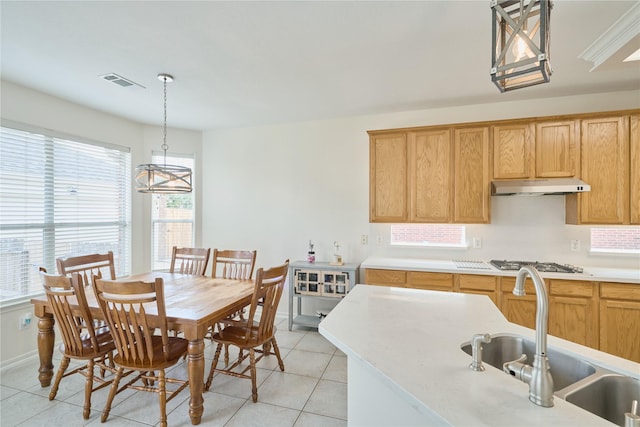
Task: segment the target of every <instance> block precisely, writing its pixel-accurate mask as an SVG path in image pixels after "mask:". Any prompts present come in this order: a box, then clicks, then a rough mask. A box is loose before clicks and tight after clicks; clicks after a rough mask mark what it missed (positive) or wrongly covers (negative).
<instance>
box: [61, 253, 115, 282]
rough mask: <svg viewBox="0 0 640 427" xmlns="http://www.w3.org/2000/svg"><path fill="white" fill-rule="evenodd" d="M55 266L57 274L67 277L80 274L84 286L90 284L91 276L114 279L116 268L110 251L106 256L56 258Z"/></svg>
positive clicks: (91, 255)
mask: <svg viewBox="0 0 640 427" xmlns="http://www.w3.org/2000/svg"><path fill="white" fill-rule="evenodd" d="M56 265H57V267H58V273H59V274H64V275H67V276H68V275H71V274H73V273H80V274H81V275H82V280H83V282H84V284H85V286H89V285H90V284H91V281H92V280H93V276H98V277H106V278H108V279H112V280H113V279H115V278H116V267H115V263H114V262H113V252H111V251H109V252H107V253H106V254H90V255H80V256H74V257H69V258H65V259H63V258H57V259H56ZM103 272H104V273H103ZM105 273H108V274H105Z"/></svg>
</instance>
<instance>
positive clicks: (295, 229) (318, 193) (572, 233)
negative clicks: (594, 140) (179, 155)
mask: <svg viewBox="0 0 640 427" xmlns="http://www.w3.org/2000/svg"><path fill="white" fill-rule="evenodd" d="M638 107H640V91H636V92H616V93H605V94H593V95H585V96H578V97H563V98H554V99H545V100H538V101H526V102H524V101H523V102H505V103H500V104H492V105H471V106H465V107H456V108H443V109H433V110H422V111H410V112H403V113H394V114H380V115H371V116H361V117H352V118H342V119H336V120H324V121H313V122H305V123H291V124H283V125H275V126H262V127H253V128H242V129H223V130H215V131H206V132H204V135H203V161H204V163H205V164H207V165H208V167H207V169H206V170H205V171H204V173H205V175H204V177H203V186H204V188H205V189H206V195H205V200H204V207H203V210H204V212H206V217H205V218H204V220H203V242H204V244H205V245H206V246H211V247H218V248H223V247H224V248H252V249H257V250H258V257H257V266H258V267H260V266H269V265H274V264H276V263H279V262H282V261H283V260H284V259H285V258H290V259H291V260H302V259H305V257H306V252H307V241H308V240H309V239H312V240H313V242H314V243H315V244H316V258H317V260H318V261H329V260H330V257H331V254H332V248H333V242H334V241H335V240H338V241H340V242H341V243H342V244H343V248H344V249H345V251H344V252H343V253H344V258H345V261H347V262H361V261H363V260H364V259H365V258H366V257H367V256H368V255H374V254H375V255H391V256H412V257H424V258H441V259H443V258H444V259H491V258H501V259H504V258H510V259H514V258H520V257H522V258H528V259H540V260H552V261H556V262H563V263H574V264H576V265H584V264H589V265H592V266H596V265H597V266H605V265H606V266H612V267H613V266H620V267H627V268H637V266H638V258H637V257H627V258H611V257H593V256H589V255H588V254H587V252H586V250H587V248H588V240H589V228H588V227H586V226H571V225H565V224H564V197H563V196H544V197H538V198H529V199H526V198H522V197H517V198H516V197H503V198H493V199H492V206H491V208H492V211H491V215H492V222H491V224H490V225H469V226H468V227H467V228H468V236H469V237H470V238H471V237H481V238H482V239H483V247H482V249H468V250H458V251H445V250H428V249H407V248H405V249H397V248H390V247H388V246H387V245H377V244H376V243H375V242H376V239H375V237H376V236H377V235H382V236H384V238H385V240H386V241H387V242H388V233H389V231H388V230H389V225H385V224H369V222H368V208H369V205H368V200H369V195H368V192H369V181H368V179H369V178H368V176H369V172H368V168H369V148H368V147H369V145H368V144H369V140H368V135H367V133H366V131H367V130H374V129H389V128H398V127H409V126H423V125H436V124H445V123H463V122H472V121H484V120H496V119H509V118H519V117H534V116H547V115H555V114H572V113H586V112H597V111H612V110H619V109H630V108H638ZM362 234H367V235H368V236H369V245H367V246H363V245H361V243H360V236H361V235H362ZM571 239H580V240H581V241H582V248H583V249H582V250H581V251H580V252H570V250H569V248H570V246H569V242H570V240H571ZM285 295H286V293H285ZM283 302H284V301H283ZM280 309H281V311H285V310H286V305H285V304H283V303H281V306H280Z"/></svg>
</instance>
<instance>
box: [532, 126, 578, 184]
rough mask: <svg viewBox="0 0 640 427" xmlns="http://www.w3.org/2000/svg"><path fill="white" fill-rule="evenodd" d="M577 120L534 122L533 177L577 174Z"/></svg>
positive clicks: (558, 176)
mask: <svg viewBox="0 0 640 427" xmlns="http://www.w3.org/2000/svg"><path fill="white" fill-rule="evenodd" d="M578 135H579V121H578V120H561V121H550V122H538V123H536V138H535V177H536V178H568V177H573V176H576V175H578V166H579V163H578V160H579V159H580V155H579V150H578Z"/></svg>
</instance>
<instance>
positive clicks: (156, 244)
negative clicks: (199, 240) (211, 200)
mask: <svg viewBox="0 0 640 427" xmlns="http://www.w3.org/2000/svg"><path fill="white" fill-rule="evenodd" d="M152 162H153V163H159V164H163V163H164V155H163V154H155V153H154V155H153V156H152ZM194 163H195V162H194V161H193V157H186V156H178V155H176V154H174V155H167V164H170V165H177V166H185V167H188V168H191V170H192V171H194ZM194 172H195V171H194ZM151 197H152V200H153V208H152V210H151V223H152V226H153V233H152V239H153V242H152V244H151V246H152V248H153V260H152V265H153V267H152V268H153V269H154V270H166V269H169V267H170V266H171V250H172V248H173V247H174V246H178V247H191V246H193V245H194V210H193V201H194V197H193V192H191V193H184V194H152V195H151Z"/></svg>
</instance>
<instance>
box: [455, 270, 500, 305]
mask: <svg viewBox="0 0 640 427" xmlns="http://www.w3.org/2000/svg"><path fill="white" fill-rule="evenodd" d="M456 276H457V277H456V279H457V284H456V288H457V289H458V290H459V291H460V292H462V293H465V294H479V295H487V296H488V297H489V298H491V301H493V303H494V304H495V305H496V307H498V308H500V290H499V278H498V277H496V276H480V275H475V274H458V275H456Z"/></svg>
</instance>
